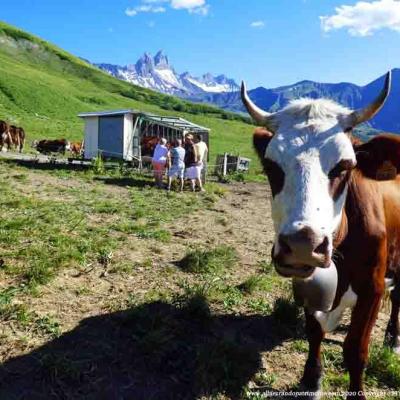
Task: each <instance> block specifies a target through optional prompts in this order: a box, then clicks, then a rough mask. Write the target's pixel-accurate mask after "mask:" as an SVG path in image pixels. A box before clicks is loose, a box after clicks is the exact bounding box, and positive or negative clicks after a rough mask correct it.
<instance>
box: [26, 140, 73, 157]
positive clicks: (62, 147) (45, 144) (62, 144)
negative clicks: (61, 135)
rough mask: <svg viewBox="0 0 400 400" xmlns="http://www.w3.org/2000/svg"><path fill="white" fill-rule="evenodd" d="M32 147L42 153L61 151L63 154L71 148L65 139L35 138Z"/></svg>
mask: <svg viewBox="0 0 400 400" xmlns="http://www.w3.org/2000/svg"><path fill="white" fill-rule="evenodd" d="M32 147H33V148H34V149H36V150H37V151H38V152H39V153H42V154H51V153H61V154H65V152H66V151H69V150H70V149H71V144H70V142H69V141H68V140H66V139H54V140H46V139H44V140H39V141H37V140H35V141H34V142H33V143H32Z"/></svg>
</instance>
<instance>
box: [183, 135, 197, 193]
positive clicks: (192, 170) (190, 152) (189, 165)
mask: <svg viewBox="0 0 400 400" xmlns="http://www.w3.org/2000/svg"><path fill="white" fill-rule="evenodd" d="M196 166H197V154H196V149H195V147H194V141H193V135H192V134H190V133H188V134H187V135H186V136H185V177H186V178H187V179H189V180H190V185H191V188H192V191H193V192H194V191H195V190H196V176H197V169H196Z"/></svg>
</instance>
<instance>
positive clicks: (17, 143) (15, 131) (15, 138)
mask: <svg viewBox="0 0 400 400" xmlns="http://www.w3.org/2000/svg"><path fill="white" fill-rule="evenodd" d="M9 132H10V137H11V143H12V145H13V146H14V148H15V149H16V150H18V151H19V152H20V153H21V152H22V150H23V148H24V145H25V131H24V129H23V128H21V127H19V126H15V125H10V129H9Z"/></svg>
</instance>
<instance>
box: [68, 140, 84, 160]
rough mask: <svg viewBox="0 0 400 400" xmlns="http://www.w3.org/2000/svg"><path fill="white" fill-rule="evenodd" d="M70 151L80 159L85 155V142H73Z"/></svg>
mask: <svg viewBox="0 0 400 400" xmlns="http://www.w3.org/2000/svg"><path fill="white" fill-rule="evenodd" d="M70 151H71V153H72V154H73V155H74V156H77V157H80V156H81V155H82V154H83V141H81V142H71V143H70Z"/></svg>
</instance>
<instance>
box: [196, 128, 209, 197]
mask: <svg viewBox="0 0 400 400" xmlns="http://www.w3.org/2000/svg"><path fill="white" fill-rule="evenodd" d="M194 148H195V150H196V154H197V165H196V168H197V170H196V183H197V185H198V186H199V189H200V191H201V192H204V189H203V182H202V179H201V178H202V172H203V169H204V163H205V162H206V160H207V153H208V147H207V144H206V143H205V142H204V141H203V136H202V135H201V134H200V133H198V134H196V135H195V144H194Z"/></svg>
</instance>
